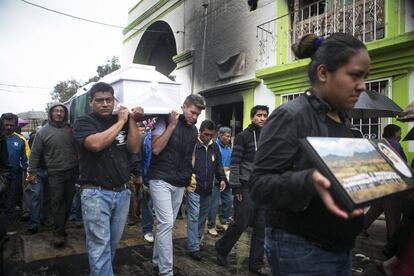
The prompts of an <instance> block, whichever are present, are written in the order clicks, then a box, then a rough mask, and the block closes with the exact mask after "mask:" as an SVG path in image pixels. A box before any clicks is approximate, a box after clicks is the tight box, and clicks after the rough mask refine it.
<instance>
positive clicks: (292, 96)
mask: <svg viewBox="0 0 414 276" xmlns="http://www.w3.org/2000/svg"><path fill="white" fill-rule="evenodd" d="M302 93H303V92H295V93H290V94H284V95H281V96H280V103H281V104H285V103H287V102H290V101H293V100H294V99H296V98H297V97H299V96H300V95H301V94H302Z"/></svg>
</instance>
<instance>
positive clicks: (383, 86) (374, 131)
mask: <svg viewBox="0 0 414 276" xmlns="http://www.w3.org/2000/svg"><path fill="white" fill-rule="evenodd" d="M366 85H367V89H368V90H375V91H377V92H379V93H381V94H383V95H385V96H387V97H391V95H392V94H391V81H390V80H389V79H383V80H375V81H368V82H366ZM388 122H389V118H370V119H353V118H351V123H352V124H353V125H354V126H355V127H356V128H358V129H359V130H360V131H361V132H362V134H363V135H364V137H365V138H369V139H380V138H382V130H383V128H384V126H385V125H387V123H388Z"/></svg>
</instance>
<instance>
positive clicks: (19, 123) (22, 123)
mask: <svg viewBox="0 0 414 276" xmlns="http://www.w3.org/2000/svg"><path fill="white" fill-rule="evenodd" d="M29 123H30V121H28V120H25V119H21V118H19V119H18V121H17V125H18V126H19V127H24V126H25V125H28V124H29Z"/></svg>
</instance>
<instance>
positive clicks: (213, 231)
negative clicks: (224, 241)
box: [207, 228, 218, 237]
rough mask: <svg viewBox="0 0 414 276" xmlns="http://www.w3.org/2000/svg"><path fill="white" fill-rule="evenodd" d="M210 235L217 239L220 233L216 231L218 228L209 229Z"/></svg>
mask: <svg viewBox="0 0 414 276" xmlns="http://www.w3.org/2000/svg"><path fill="white" fill-rule="evenodd" d="M207 232H208V233H209V234H210V235H212V236H213V237H217V236H218V233H217V231H216V228H210V229H208V231H207Z"/></svg>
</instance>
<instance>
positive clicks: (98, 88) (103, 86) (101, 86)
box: [88, 82, 114, 100]
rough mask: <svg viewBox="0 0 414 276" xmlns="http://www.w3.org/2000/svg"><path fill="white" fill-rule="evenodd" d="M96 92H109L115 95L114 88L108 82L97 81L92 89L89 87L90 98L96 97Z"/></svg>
mask: <svg viewBox="0 0 414 276" xmlns="http://www.w3.org/2000/svg"><path fill="white" fill-rule="evenodd" d="M96 92H109V93H111V94H112V95H114V89H113V88H112V86H111V85H109V84H107V83H106V82H97V83H95V84H94V85H93V86H92V87H91V89H89V91H88V94H89V99H90V100H92V99H93V97H95V94H96Z"/></svg>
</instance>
